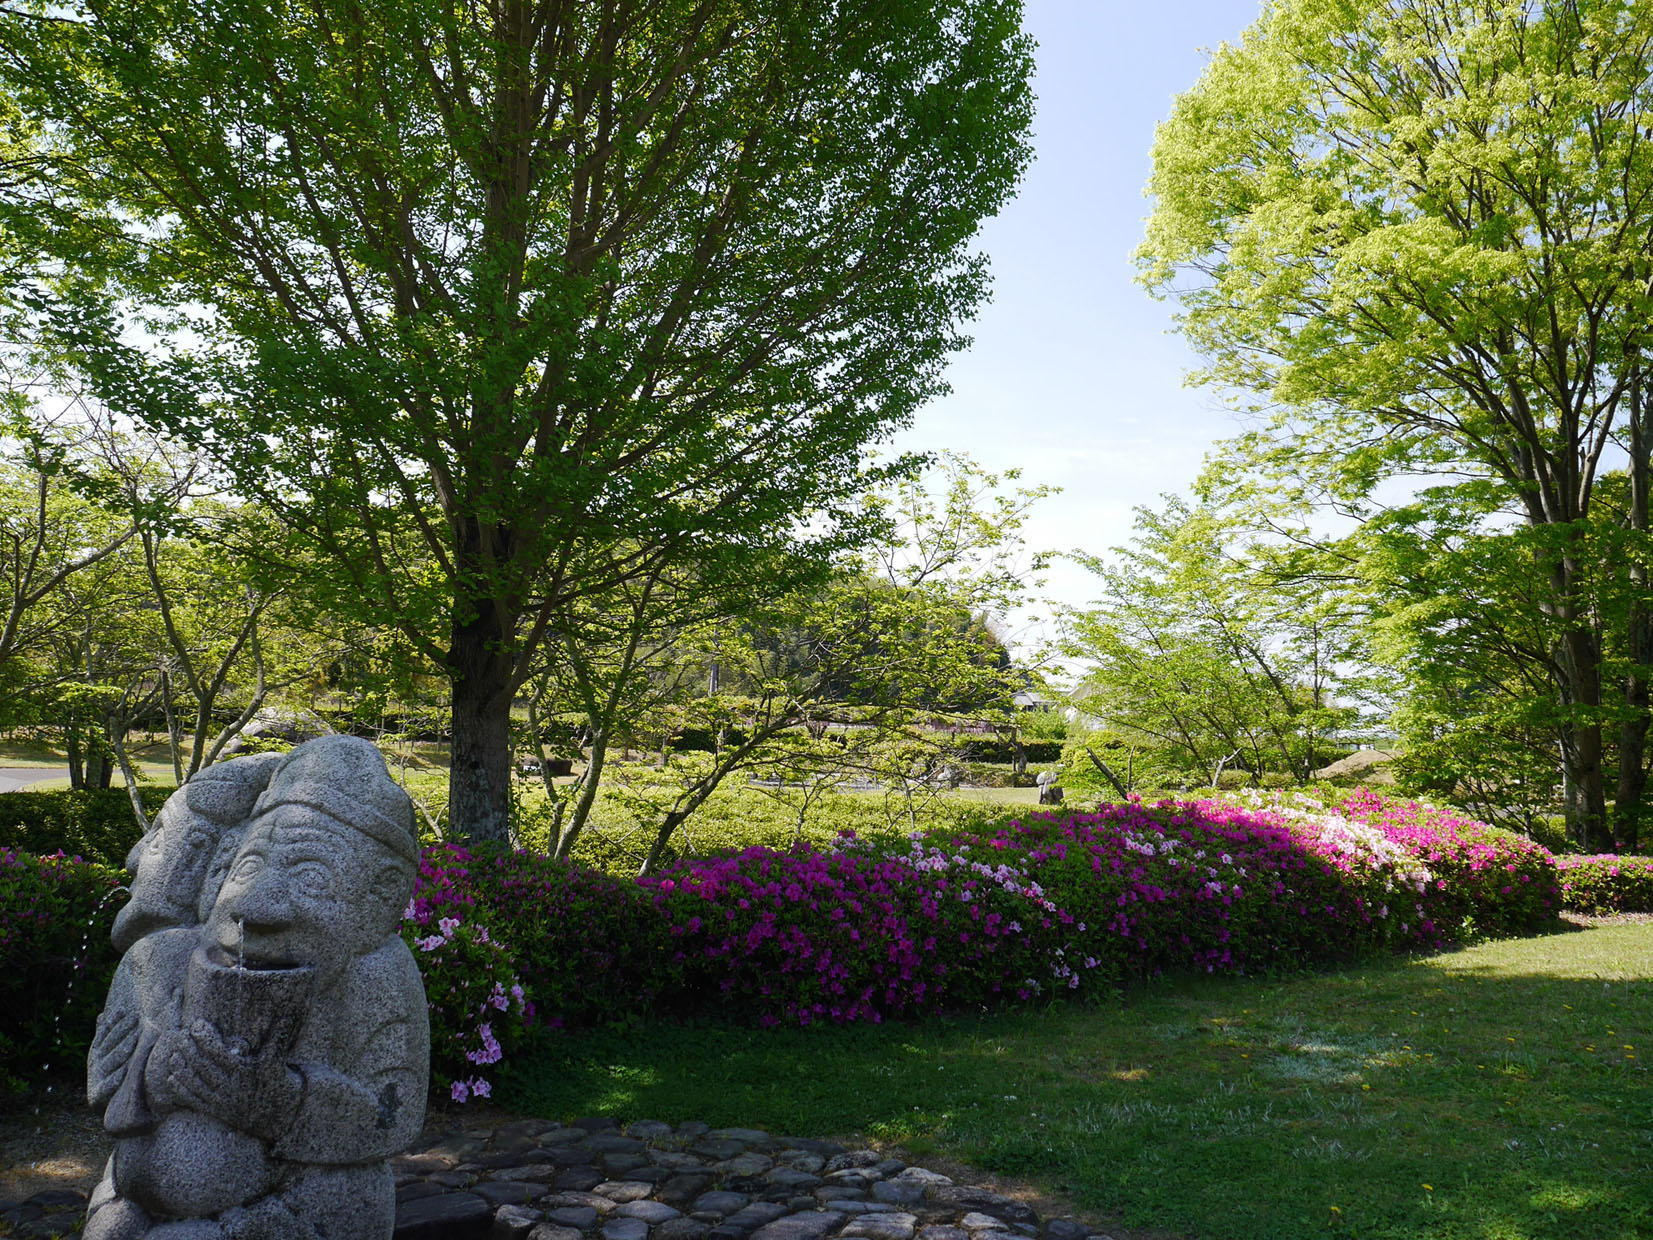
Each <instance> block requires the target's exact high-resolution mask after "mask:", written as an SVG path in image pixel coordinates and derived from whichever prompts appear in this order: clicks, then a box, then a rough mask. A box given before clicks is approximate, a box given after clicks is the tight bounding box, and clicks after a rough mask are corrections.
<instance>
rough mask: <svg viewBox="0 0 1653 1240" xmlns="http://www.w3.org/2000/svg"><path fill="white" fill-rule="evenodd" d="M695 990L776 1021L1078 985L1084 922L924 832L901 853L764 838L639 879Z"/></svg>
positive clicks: (1012, 874)
mask: <svg viewBox="0 0 1653 1240" xmlns="http://www.w3.org/2000/svg"><path fill="white" fill-rule="evenodd" d="M640 882H641V883H642V885H643V886H644V887H645V888H646V889H648V890H649V891H650V892H651V893H652V896H653V902H654V907H655V909H656V910H657V911H658V912H659V913H660V914H661V916H662V917H663V918H664V920H665V923H666V925H667V928H668V929H667V933H668V934H669V936H670V938H671V940H672V944H673V950H672V952H671V957H670V960H671V963H672V964H673V965H674V966H677V967H678V968H679V969H681V977H682V983H683V985H684V986H685V987H686V988H687V990H688V992H689V993H691V994H704V995H712V996H718V997H719V998H720V999H721V1000H723V1001H731V1002H734V1003H735V1004H737V1005H738V1006H739V1008H740V1009H742V1010H745V1011H749V1012H751V1013H753V1014H755V1015H756V1016H757V1017H758V1019H759V1020H761V1021H763V1022H764V1023H766V1024H774V1023H777V1022H779V1021H783V1020H784V1021H787V1022H790V1023H796V1024H806V1025H807V1024H810V1023H811V1022H813V1021H817V1020H825V1021H833V1022H847V1021H858V1020H872V1021H877V1020H882V1019H883V1018H884V1017H886V1016H900V1015H912V1014H916V1013H921V1012H928V1011H933V1010H935V1009H937V1008H942V1007H962V1006H969V1005H976V1004H982V1003H988V1002H991V1001H993V1000H995V999H999V998H1003V997H1014V998H1030V997H1031V996H1032V995H1034V994H1035V993H1038V992H1039V991H1041V990H1044V989H1045V988H1046V987H1048V986H1052V985H1077V982H1078V969H1081V968H1095V967H1096V965H1097V962H1096V961H1094V960H1092V961H1083V960H1080V961H1077V962H1075V961H1073V960H1070V959H1069V957H1068V954H1067V952H1068V948H1067V944H1068V943H1069V942H1070V940H1071V937H1072V930H1073V928H1074V927H1073V925H1072V923H1073V918H1072V916H1071V915H1070V914H1068V913H1067V912H1065V911H1064V910H1062V909H1059V908H1058V907H1057V906H1056V905H1055V904H1053V903H1052V902H1051V901H1050V900H1048V899H1046V898H1045V896H1044V894H1043V892H1042V891H1041V890H1040V889H1039V886H1038V884H1037V883H1034V882H1032V881H1031V880H1030V879H1029V877H1028V875H1027V873H1026V872H1025V871H1023V870H1021V869H1018V868H1016V867H1014V866H1012V865H1007V864H1005V863H1004V862H1002V861H1000V862H998V863H997V864H989V863H986V862H982V861H976V860H972V859H971V858H969V857H966V856H965V855H964V854H963V853H962V852H958V851H954V850H952V849H945V848H937V847H933V846H931V845H929V844H927V843H926V842H925V841H924V840H922V839H915V840H913V841H911V847H910V850H909V851H907V852H906V853H903V854H897V855H885V854H880V853H878V852H875V851H872V850H870V849H864V848H860V847H857V846H856V845H855V844H854V842H853V838H852V839H851V841H850V842H848V845H847V846H846V847H843V848H840V849H837V850H834V851H823V850H819V849H816V848H814V847H811V846H810V845H808V844H799V845H796V846H794V847H793V848H791V849H789V850H787V851H784V852H782V851H778V850H776V849H772V848H764V847H754V848H748V849H745V850H743V851H741V852H739V853H737V854H734V855H732V856H725V857H718V858H713V859H711V860H708V861H698V862H684V863H680V864H678V865H677V866H674V867H673V868H671V869H669V870H667V871H666V872H665V873H663V874H660V875H657V876H654V877H651V878H646V879H642V880H640Z"/></svg>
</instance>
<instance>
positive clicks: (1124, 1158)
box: [506, 924, 1653, 1240]
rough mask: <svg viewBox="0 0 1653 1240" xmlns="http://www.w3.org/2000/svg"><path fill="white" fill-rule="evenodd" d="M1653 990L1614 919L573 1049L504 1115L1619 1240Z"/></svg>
mask: <svg viewBox="0 0 1653 1240" xmlns="http://www.w3.org/2000/svg"><path fill="white" fill-rule="evenodd" d="M1650 978H1653V924H1640V925H1632V924H1616V925H1610V926H1601V927H1596V928H1592V929H1589V930H1582V931H1575V932H1571V933H1566V934H1557V935H1552V936H1549V937H1545V938H1537V939H1527V940H1514V941H1506V942H1497V943H1487V944H1483V945H1480V946H1477V947H1474V948H1470V949H1468V950H1465V951H1461V952H1455V953H1451V954H1446V955H1441V956H1437V957H1433V958H1429V959H1421V960H1410V961H1399V962H1388V963H1381V964H1376V965H1372V966H1369V967H1365V968H1359V969H1350V970H1347V971H1344V972H1339V973H1334V974H1329V975H1317V976H1308V977H1296V978H1288V979H1275V980H1235V979H1189V980H1179V981H1174V982H1166V983H1163V984H1160V985H1156V986H1152V987H1148V988H1146V989H1144V990H1142V991H1139V992H1137V993H1135V994H1133V995H1132V996H1130V997H1129V1000H1128V1002H1127V1003H1126V1004H1125V1005H1123V1006H1120V1007H1114V1008H1091V1009H1068V1008H1060V1007H1058V1008H1055V1009H1052V1010H1050V1011H1048V1012H1042V1013H1022V1014H1013V1015H1000V1016H993V1017H981V1018H976V1019H967V1020H954V1021H948V1022H939V1021H938V1022H933V1023H927V1024H922V1025H914V1026H905V1027H885V1028H867V1027H861V1028H855V1029H825V1030H801V1031H772V1032H759V1031H755V1030H747V1029H726V1028H716V1027H703V1028H694V1029H670V1028H662V1027H652V1028H649V1029H646V1030H639V1031H636V1032H635V1033H632V1034H618V1035H617V1034H604V1035H583V1036H570V1037H567V1038H566V1039H565V1040H564V1041H562V1042H561V1043H559V1044H557V1046H556V1047H555V1048H554V1049H549V1050H548V1051H547V1052H545V1053H544V1054H542V1055H540V1056H539V1057H538V1058H537V1059H536V1060H535V1061H534V1062H533V1063H532V1064H531V1065H529V1067H528V1068H527V1069H526V1070H525V1071H524V1072H522V1073H521V1075H520V1076H519V1077H518V1079H517V1080H516V1081H515V1083H514V1085H513V1087H512V1089H511V1096H510V1097H509V1098H507V1099H506V1100H507V1102H508V1103H510V1104H514V1105H518V1106H522V1107H525V1108H527V1109H530V1110H534V1111H537V1112H539V1113H543V1114H547V1115H556V1116H563V1117H568V1116H572V1115H575V1114H593V1113H598V1114H600V1113H611V1114H615V1115H619V1116H627V1117H633V1118H636V1117H642V1116H648V1117H651V1118H659V1119H666V1120H685V1119H691V1118H698V1119H705V1120H709V1121H711V1122H713V1123H714V1124H742V1125H749V1124H756V1125H759V1126H763V1127H767V1128H770V1129H772V1130H774V1131H785V1132H791V1133H797V1134H801V1135H811V1136H824V1135H829V1134H835V1135H839V1136H851V1135H863V1136H868V1137H871V1138H874V1139H877V1140H883V1141H890V1142H896V1143H900V1144H903V1145H905V1146H906V1147H907V1148H908V1149H910V1150H913V1151H914V1152H915V1153H918V1154H920V1155H924V1154H931V1155H938V1156H942V1157H946V1158H957V1159H961V1160H964V1161H967V1162H972V1163H975V1164H977V1165H980V1166H983V1167H986V1168H987V1169H988V1170H990V1171H993V1172H997V1173H1000V1174H1004V1175H1014V1176H1024V1177H1029V1178H1032V1179H1033V1180H1035V1181H1036V1182H1039V1183H1041V1184H1043V1185H1044V1186H1045V1187H1047V1188H1049V1189H1054V1190H1055V1191H1057V1192H1058V1193H1060V1194H1063V1195H1064V1196H1066V1197H1067V1198H1069V1199H1070V1200H1071V1201H1072V1202H1073V1203H1074V1204H1075V1205H1076V1206H1077V1207H1078V1208H1079V1209H1081V1210H1082V1211H1085V1212H1087V1213H1090V1214H1093V1215H1106V1216H1112V1217H1113V1218H1114V1219H1116V1220H1117V1221H1119V1222H1120V1223H1121V1224H1122V1225H1123V1226H1125V1227H1129V1228H1133V1229H1135V1228H1151V1229H1154V1230H1155V1231H1156V1232H1160V1231H1170V1232H1175V1233H1178V1234H1183V1235H1188V1236H1193V1237H1199V1238H1200V1240H1291V1238H1293V1237H1322V1236H1349V1237H1365V1238H1368V1240H1371V1238H1380V1237H1381V1238H1386V1240H1419V1238H1423V1237H1429V1238H1437V1237H1438V1238H1441V1240H1448V1238H1451V1240H1459V1238H1462V1240H1471V1238H1473V1240H1518V1238H1519V1240H1538V1238H1540V1237H1543V1238H1551V1237H1553V1238H1555V1240H1630V1238H1631V1237H1646V1236H1649V1235H1653V1084H1650V1081H1649V1074H1648V1068H1647V1064H1648V1062H1649V1059H1650V1058H1653V993H1650V992H1653V987H1649V986H1648V985H1647V982H1648V980H1649V979H1650ZM1644 1039H1647V1042H1646V1044H1644V1043H1643V1040H1644Z"/></svg>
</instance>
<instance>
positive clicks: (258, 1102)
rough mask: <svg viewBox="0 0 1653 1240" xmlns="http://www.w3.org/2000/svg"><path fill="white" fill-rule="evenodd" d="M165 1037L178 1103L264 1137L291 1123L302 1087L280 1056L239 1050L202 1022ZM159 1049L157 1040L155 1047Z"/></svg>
mask: <svg viewBox="0 0 1653 1240" xmlns="http://www.w3.org/2000/svg"><path fill="white" fill-rule="evenodd" d="M169 1036H171V1037H172V1040H170V1041H168V1042H166V1043H165V1049H166V1052H167V1058H168V1062H167V1064H166V1066H165V1068H164V1069H163V1072H164V1075H165V1077H166V1086H167V1089H168V1091H169V1092H170V1094H171V1095H172V1098H173V1099H174V1100H175V1102H176V1103H177V1104H178V1105H180V1106H186V1107H188V1108H190V1109H191V1110H195V1111H200V1112H202V1113H203V1114H205V1115H211V1116H214V1117H215V1118H217V1119H220V1120H222V1121H223V1122H224V1123H226V1124H228V1125H230V1126H231V1127H232V1128H238V1129H240V1130H241V1131H242V1132H248V1133H251V1134H252V1135H253V1136H255V1137H261V1138H263V1139H264V1140H266V1141H274V1140H275V1139H277V1138H278V1137H280V1136H281V1135H282V1134H283V1133H285V1132H286V1131H287V1129H288V1128H289V1127H291V1126H292V1122H293V1116H294V1115H295V1114H296V1113H297V1111H298V1104H299V1102H300V1100H301V1097H302V1095H303V1092H304V1085H303V1080H302V1078H301V1077H300V1076H299V1074H298V1073H297V1072H295V1071H294V1070H293V1069H292V1068H290V1067H288V1066H287V1063H286V1061H285V1060H283V1059H282V1058H281V1057H279V1056H277V1055H271V1054H267V1055H247V1054H243V1053H241V1052H240V1049H239V1047H236V1046H232V1045H231V1044H230V1043H229V1042H227V1041H226V1040H225V1038H224V1036H223V1035H222V1034H221V1033H219V1032H218V1030H217V1029H215V1028H214V1027H213V1026H212V1025H211V1024H209V1023H208V1022H206V1021H204V1020H198V1021H195V1022H194V1023H193V1024H192V1025H191V1026H190V1028H189V1030H188V1031H187V1032H184V1031H180V1032H179V1033H178V1034H176V1035H169ZM161 1049H162V1046H161V1045H159V1044H158V1045H157V1046H156V1051H157V1052H159V1051H161ZM154 1058H155V1057H154V1056H151V1062H152V1063H153V1061H154Z"/></svg>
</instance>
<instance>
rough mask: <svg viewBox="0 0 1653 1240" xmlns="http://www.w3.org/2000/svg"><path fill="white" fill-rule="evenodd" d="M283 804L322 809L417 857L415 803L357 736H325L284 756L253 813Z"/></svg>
mask: <svg viewBox="0 0 1653 1240" xmlns="http://www.w3.org/2000/svg"><path fill="white" fill-rule="evenodd" d="M282 805H305V806H308V807H309V808H311V809H316V810H320V811H321V812H322V813H324V814H326V815H327V816H328V817H329V818H332V819H334V820H336V821H338V822H341V823H343V824H344V825H346V826H349V827H354V828H355V829H356V830H358V831H360V832H361V833H362V834H363V835H366V836H369V837H370V838H372V839H374V840H377V841H378V842H379V843H380V844H383V845H384V846H385V847H386V848H388V849H390V851H391V852H393V853H395V854H396V855H397V856H399V857H401V858H403V859H404V860H407V861H410V862H414V863H415V864H417V862H418V860H419V838H418V835H417V833H416V832H415V831H414V826H413V802H412V800H411V799H409V797H408V794H407V793H406V792H404V791H403V790H402V788H401V787H400V786H399V785H398V784H397V783H396V781H395V780H393V779H391V777H390V772H389V771H387V770H386V769H385V760H384V758H383V757H381V756H380V754H379V751H378V749H376V748H375V747H374V746H373V745H372V744H370V743H369V742H367V741H364V740H362V739H361V738H359V737H355V736H323V737H321V738H319V739H317V740H313V741H307V742H305V743H304V744H303V745H300V746H299V747H298V748H297V749H295V750H293V751H292V753H290V754H288V755H287V756H286V757H285V758H283V759H282V762H281V765H280V766H278V767H277V768H276V772H275V775H274V776H272V777H271V779H270V786H269V787H268V788H266V789H265V791H264V794H263V795H262V796H260V797H259V798H258V805H257V806H256V807H255V808H254V810H253V817H254V818H255V819H257V818H259V817H261V816H262V815H264V814H267V813H269V812H270V811H271V810H273V809H276V808H277V807H279V806H282Z"/></svg>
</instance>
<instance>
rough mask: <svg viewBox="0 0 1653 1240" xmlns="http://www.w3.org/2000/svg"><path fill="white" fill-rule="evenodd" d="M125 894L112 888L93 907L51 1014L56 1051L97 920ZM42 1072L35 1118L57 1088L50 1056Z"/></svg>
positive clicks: (124, 888) (123, 888) (129, 891)
mask: <svg viewBox="0 0 1653 1240" xmlns="http://www.w3.org/2000/svg"><path fill="white" fill-rule="evenodd" d="M122 893H125V894H126V895H131V894H132V888H130V887H127V886H119V887H112V888H110V889H109V890H108V891H107V892H105V893H104V895H103V898H102V899H100V900H99V901H98V902H97V903H96V904H95V905H93V906H92V911H91V913H90V914H89V915H88V916H87V918H86V927H85V929H83V930H82V931H81V934H80V950H79V951H78V952H76V953H75V957H74V959H73V960H72V961H71V962H70V967H69V985H68V987H67V988H66V989H65V990H64V992H63V1002H62V1003H60V1004H58V1005H57V1010H56V1011H54V1012H53V1013H52V1049H53V1051H55V1050H56V1049H57V1048H58V1047H60V1046H62V1045H63V1014H64V1013H65V1012H67V1011H69V1010H70V1008H71V1007H72V1006H73V1004H74V998H75V988H76V987H77V986H78V985H79V984H80V978H81V975H82V974H83V973H85V972H86V955H87V948H88V946H90V944H91V942H92V930H93V929H94V927H96V926H97V924H98V917H99V915H100V914H101V913H102V912H103V907H104V905H106V904H108V903H109V901H110V900H112V899H114V898H115V897H116V896H118V895H121V894H122ZM40 1072H41V1076H42V1078H43V1079H44V1080H45V1083H46V1088H45V1091H44V1093H43V1094H42V1095H41V1097H40V1100H39V1101H37V1102H36V1103H35V1106H34V1111H35V1114H36V1115H39V1114H40V1109H41V1107H42V1106H43V1105H45V1103H47V1102H49V1101H51V1095H52V1091H53V1090H54V1089H56V1086H55V1085H53V1084H52V1079H51V1072H52V1060H51V1054H50V1053H48V1055H47V1057H46V1059H45V1060H43V1061H42V1062H41V1065H40Z"/></svg>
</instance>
